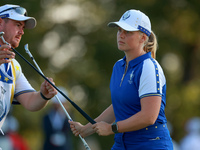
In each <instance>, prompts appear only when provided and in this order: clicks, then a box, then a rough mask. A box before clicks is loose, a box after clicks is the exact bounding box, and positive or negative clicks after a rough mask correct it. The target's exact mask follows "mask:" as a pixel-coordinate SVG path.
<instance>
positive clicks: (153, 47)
mask: <svg viewBox="0 0 200 150" xmlns="http://www.w3.org/2000/svg"><path fill="white" fill-rule="evenodd" d="M147 40H148V41H147V42H146V44H145V46H144V51H145V52H151V56H152V57H153V58H156V51H157V48H158V42H157V38H156V35H155V34H154V32H153V31H151V35H150V36H149V37H148V38H147Z"/></svg>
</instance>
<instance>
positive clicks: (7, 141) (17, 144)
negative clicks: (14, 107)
mask: <svg viewBox="0 0 200 150" xmlns="http://www.w3.org/2000/svg"><path fill="white" fill-rule="evenodd" d="M18 128H19V123H18V121H17V119H16V118H15V117H14V116H11V115H8V116H7V119H6V120H5V122H4V124H3V126H2V129H3V131H4V134H5V135H1V136H0V146H1V148H2V150H30V148H29V147H28V144H27V143H26V141H25V139H24V138H23V137H22V136H21V135H20V134H18V132H17V131H18Z"/></svg>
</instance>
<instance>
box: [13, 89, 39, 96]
mask: <svg viewBox="0 0 200 150" xmlns="http://www.w3.org/2000/svg"><path fill="white" fill-rule="evenodd" d="M29 92H35V90H25V91H21V92H18V93H16V94H15V96H14V97H17V96H19V95H21V94H24V93H29Z"/></svg>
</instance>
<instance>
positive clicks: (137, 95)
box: [110, 52, 167, 124]
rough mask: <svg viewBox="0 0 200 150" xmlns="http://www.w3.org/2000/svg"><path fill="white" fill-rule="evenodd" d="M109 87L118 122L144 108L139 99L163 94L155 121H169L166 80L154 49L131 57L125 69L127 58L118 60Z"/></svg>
mask: <svg viewBox="0 0 200 150" xmlns="http://www.w3.org/2000/svg"><path fill="white" fill-rule="evenodd" d="M110 90H111V98H112V104H113V109H114V113H115V117H116V122H117V121H121V120H125V119H127V118H129V117H131V116H132V115H134V114H136V113H137V112H139V111H140V110H141V104H140V99H142V98H143V97H148V96H160V97H162V102H161V108H160V112H159V116H158V118H157V120H156V123H155V124H157V123H166V122H167V121H166V117H165V112H164V109H165V104H166V79H165V75H164V73H163V70H162V68H161V66H160V65H159V63H158V62H157V61H156V60H155V59H153V58H152V57H151V52H149V53H146V54H144V55H142V56H140V57H137V58H135V59H133V60H131V61H130V62H129V64H128V68H127V70H126V57H124V58H123V59H120V60H118V61H117V62H116V63H115V65H114V67H113V72H112V76H111V81H110Z"/></svg>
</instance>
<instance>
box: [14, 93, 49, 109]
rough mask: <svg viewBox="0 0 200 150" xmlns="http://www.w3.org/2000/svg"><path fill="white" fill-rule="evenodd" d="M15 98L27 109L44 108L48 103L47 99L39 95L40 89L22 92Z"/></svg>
mask: <svg viewBox="0 0 200 150" xmlns="http://www.w3.org/2000/svg"><path fill="white" fill-rule="evenodd" d="M16 99H17V100H18V101H19V102H20V103H21V104H22V105H23V106H24V107H25V108H26V109H27V110H29V111H38V110H40V109H42V108H44V107H45V106H46V104H47V103H48V101H47V100H44V99H43V98H42V97H41V95H40V91H38V92H29V93H24V94H21V95H19V96H18V97H17V98H16Z"/></svg>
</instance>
